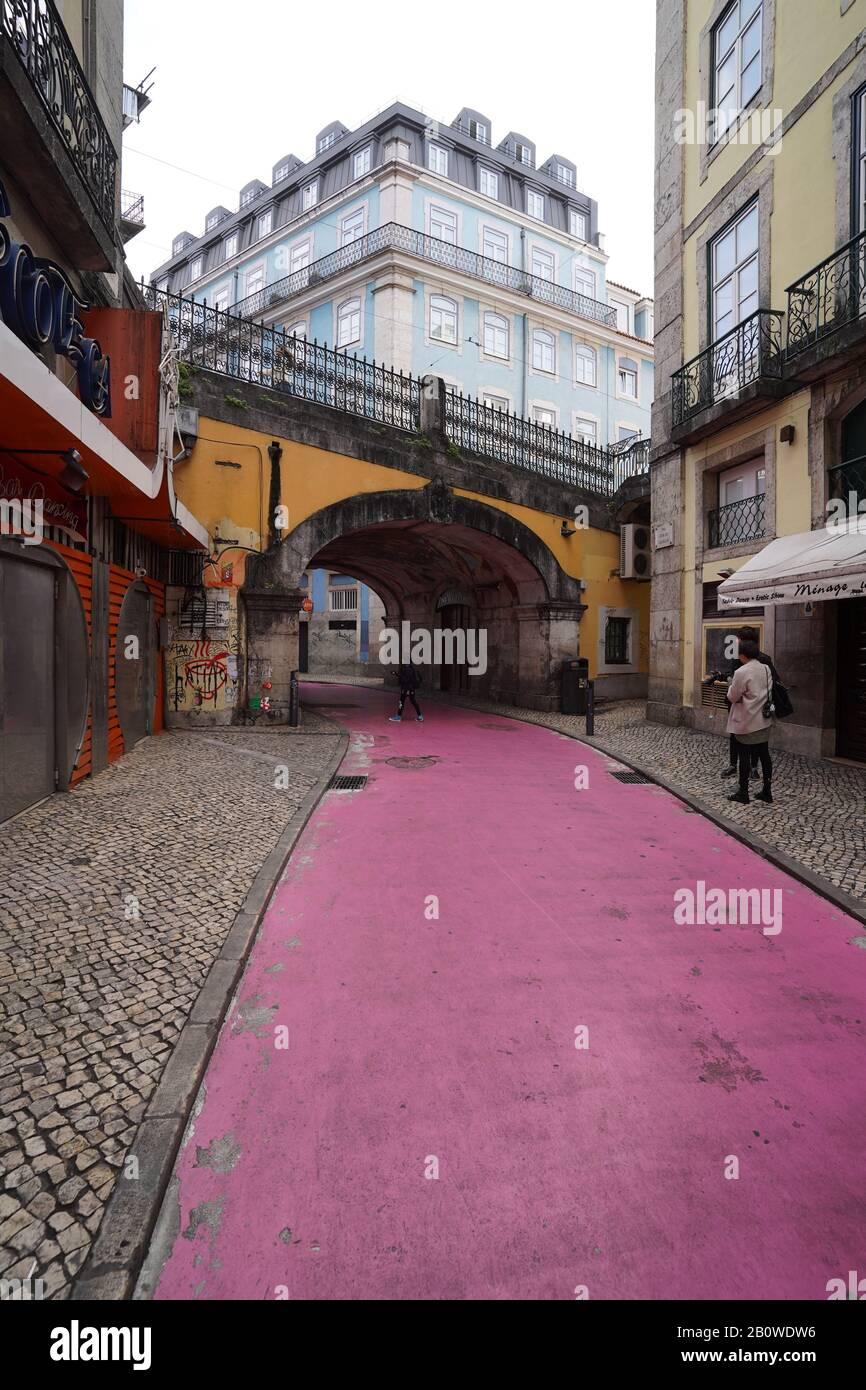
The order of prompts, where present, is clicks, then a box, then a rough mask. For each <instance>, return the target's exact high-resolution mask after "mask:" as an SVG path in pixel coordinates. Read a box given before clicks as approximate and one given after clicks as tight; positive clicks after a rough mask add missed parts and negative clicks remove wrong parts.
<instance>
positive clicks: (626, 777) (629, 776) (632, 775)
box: [610, 772, 653, 787]
mask: <svg viewBox="0 0 866 1390" xmlns="http://www.w3.org/2000/svg"><path fill="white" fill-rule="evenodd" d="M610 775H611V777H615V778H616V780H617V782H632V783H639V784H641V785H646V786H648V787H651V786H652V784H653V783H652V778H651V777H644V775H643V773H642V772H612V773H611V774H610Z"/></svg>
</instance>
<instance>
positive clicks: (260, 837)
mask: <svg viewBox="0 0 866 1390" xmlns="http://www.w3.org/2000/svg"><path fill="white" fill-rule="evenodd" d="M337 736H338V735H337V731H336V730H335V727H334V725H333V724H332V723H330V722H328V721H326V720H323V719H322V718H321V716H319V715H316V714H315V713H313V712H312V711H307V710H305V711H304V714H303V723H302V727H301V729H300V730H299V731H298V732H295V731H292V730H286V729H282V730H279V731H277V730H258V729H249V730H243V729H241V730H234V729H233V730H209V731H207V733H204V732H196V733H173V734H170V735H165V736H162V737H159V738H152V739H148V740H146V741H145V742H144V743H142V744H140V745H139V746H138V748H136V749H135V750H134V751H133V752H132V753H131V754H130V755H129V756H128V757H126V758H124V759H122V761H120V762H119V763H116V764H114V765H113V766H112V767H111V768H110V769H109V770H108V771H106V772H104V773H102V774H101V775H100V776H98V777H96V778H94V779H93V780H92V781H90V782H87V783H85V784H83V785H82V786H81V787H80V788H78V789H77V790H76V791H74V792H73V793H72V794H71V795H68V796H57V797H52V798H51V799H50V800H48V801H46V802H44V803H43V804H42V805H40V806H36V807H33V808H31V810H29V811H27V812H25V813H24V814H23V815H22V816H20V817H18V818H17V819H16V820H14V821H12V822H10V823H9V824H7V825H6V826H4V827H0V1175H2V1185H0V1278H3V1279H12V1278H21V1279H26V1278H27V1277H28V1276H31V1277H32V1279H34V1280H35V1279H42V1280H43V1281H44V1296H45V1297H51V1298H63V1297H66V1296H68V1293H69V1287H70V1284H71V1282H72V1280H73V1279H74V1278H75V1275H76V1274H77V1273H78V1271H79V1269H80V1268H81V1265H82V1264H83V1263H84V1260H85V1258H86V1256H87V1253H88V1250H89V1247H90V1243H91V1240H92V1238H93V1235H94V1233H95V1232H96V1230H97V1229H98V1226H99V1223H100V1221H101V1219H102V1214H103V1210H104V1207H105V1204H106V1202H107V1200H108V1197H109V1195H110V1193H111V1190H112V1187H113V1185H114V1182H115V1178H116V1176H117V1173H118V1170H119V1169H120V1168H121V1166H122V1164H123V1161H124V1157H125V1155H126V1153H127V1151H128V1150H129V1148H130V1145H131V1143H132V1139H133V1136H134V1134H135V1131H136V1127H137V1124H138V1122H139V1120H140V1119H141V1117H142V1115H143V1114H144V1111H145V1109H146V1106H147V1102H148V1100H149V1098H150V1096H151V1093H152V1092H153V1091H154V1089H155V1087H156V1085H157V1083H158V1081H159V1079H160V1076H161V1073H162V1070H163V1067H164V1065H165V1063H166V1061H167V1059H168V1057H169V1056H170V1054H171V1051H172V1047H173V1045H174V1043H175V1040H176V1038H177V1036H178V1033H179V1031H180V1029H181V1027H182V1026H183V1024H184V1022H185V1020H186V1018H187V1015H188V1014H189V1012H190V1010H191V1008H192V1006H193V1004H194V1002H195V1000H196V997H197V995H198V993H199V990H200V988H201V985H202V983H203V981H204V978H205V976H206V974H207V972H208V970H209V968H210V966H211V964H212V962H213V961H214V959H215V958H216V956H217V955H218V953H219V951H220V949H221V947H222V944H223V942H224V940H225V938H226V936H227V934H228V931H229V929H230V927H231V925H232V922H233V920H234V918H235V915H236V913H237V912H238V911H239V909H240V908H241V906H242V905H243V902H244V899H245V897H246V894H247V891H248V890H249V888H250V886H251V884H252V881H253V879H254V878H255V875H256V873H257V871H258V869H259V868H260V866H261V865H262V863H263V862H264V860H265V859H266V858H267V856H268V854H269V853H270V851H271V850H272V849H273V848H274V846H275V844H276V843H277V841H278V839H279V838H280V836H281V834H282V832H283V831H284V830H285V828H286V826H287V825H288V823H289V821H290V820H291V819H292V817H293V815H294V814H295V812H296V811H297V809H298V807H299V806H300V805H301V803H302V801H303V800H304V798H305V796H306V795H307V793H308V792H309V790H310V789H311V788H312V787H313V786H315V784H316V782H317V781H318V780H319V778H320V777H321V776H322V775H323V773H324V771H325V770H326V769H327V767H328V765H329V763H330V761H331V759H332V757H333V756H334V754H335V752H336V740H337ZM277 767H285V768H287V769H288V777H287V778H286V777H285V776H284V777H282V778H280V779H279V781H280V782H281V783H282V782H283V781H286V780H287V781H288V787H287V789H286V790H276V789H275V780H277V779H276V778H275V770H276V768H277Z"/></svg>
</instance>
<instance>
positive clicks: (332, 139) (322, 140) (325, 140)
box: [316, 130, 340, 154]
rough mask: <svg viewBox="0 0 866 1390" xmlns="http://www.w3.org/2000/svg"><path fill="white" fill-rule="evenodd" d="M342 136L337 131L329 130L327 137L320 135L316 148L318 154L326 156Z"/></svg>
mask: <svg viewBox="0 0 866 1390" xmlns="http://www.w3.org/2000/svg"><path fill="white" fill-rule="evenodd" d="M339 138H340V136H339V133H338V132H337V131H336V130H329V131H328V134H327V135H320V136H319V141H318V144H317V146H316V154H324V152H325V150H329V149H330V148H331V146H332V145H336V143H337V141H338V140H339Z"/></svg>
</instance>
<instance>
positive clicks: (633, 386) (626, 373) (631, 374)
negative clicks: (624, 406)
mask: <svg viewBox="0 0 866 1390" xmlns="http://www.w3.org/2000/svg"><path fill="white" fill-rule="evenodd" d="M618 380H619V394H620V395H621V396H628V398H629V400H633V401H636V400H637V362H633V361H632V359H631V358H630V357H621V358H620V359H619V372H618Z"/></svg>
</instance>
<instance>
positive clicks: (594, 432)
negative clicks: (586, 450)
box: [574, 415, 598, 448]
mask: <svg viewBox="0 0 866 1390" xmlns="http://www.w3.org/2000/svg"><path fill="white" fill-rule="evenodd" d="M574 432H575V434H576V435H577V437H578V439H582V440H583V442H584V444H591V445H592V446H593V448H594V447H595V445H596V444H597V443H598V422H597V421H596V420H593V419H592V418H591V416H589V415H576V416H575V417H574Z"/></svg>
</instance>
